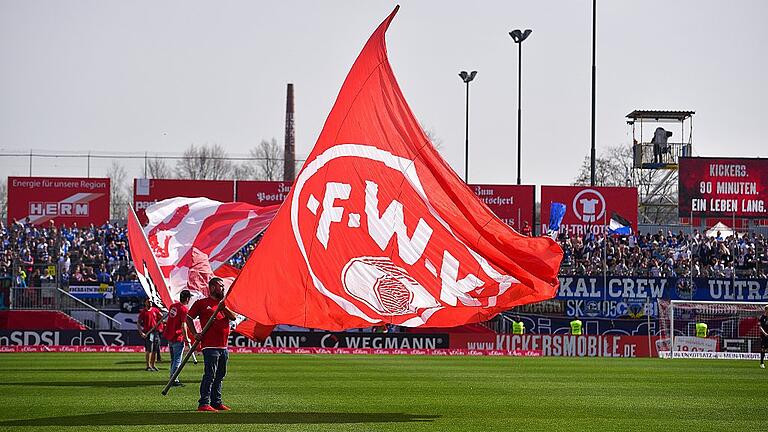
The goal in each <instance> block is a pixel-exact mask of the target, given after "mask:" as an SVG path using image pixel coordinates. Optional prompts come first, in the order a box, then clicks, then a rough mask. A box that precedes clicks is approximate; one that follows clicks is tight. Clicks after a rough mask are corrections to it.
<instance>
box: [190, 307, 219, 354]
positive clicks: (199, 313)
mask: <svg viewBox="0 0 768 432" xmlns="http://www.w3.org/2000/svg"><path fill="white" fill-rule="evenodd" d="M218 305H219V301H218V300H216V299H213V298H210V297H206V298H204V299H200V300H198V301H196V302H195V304H193V305H192V307H191V308H189V316H190V317H191V318H193V319H194V318H199V319H200V325H201V326H203V327H205V324H206V323H207V322H208V320H209V319H210V318H211V316H212V315H213V311H215V310H216V307H217V306H218ZM228 338H229V318H227V317H226V316H225V315H224V314H223V313H221V312H219V313H218V314H217V315H216V319H214V320H213V324H211V327H210V328H209V329H208V332H207V333H205V336H204V337H203V340H202V341H200V346H201V347H202V348H203V349H206V348H226V347H227V339H228Z"/></svg>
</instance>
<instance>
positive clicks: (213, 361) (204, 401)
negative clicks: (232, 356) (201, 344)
mask: <svg viewBox="0 0 768 432" xmlns="http://www.w3.org/2000/svg"><path fill="white" fill-rule="evenodd" d="M227 360H229V351H227V350H226V349H221V348H206V349H204V350H203V361H204V362H205V372H204V373H203V380H202V381H200V400H199V401H198V404H199V405H213V406H218V405H221V381H222V380H223V379H224V376H225V375H227Z"/></svg>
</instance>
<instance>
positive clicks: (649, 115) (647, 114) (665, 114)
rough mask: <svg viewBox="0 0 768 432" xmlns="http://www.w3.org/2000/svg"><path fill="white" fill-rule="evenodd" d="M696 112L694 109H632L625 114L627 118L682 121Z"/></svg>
mask: <svg viewBox="0 0 768 432" xmlns="http://www.w3.org/2000/svg"><path fill="white" fill-rule="evenodd" d="M693 114H696V111H652V110H651V111H643V110H634V111H632V112H631V113H629V114H627V118H629V119H633V120H638V119H652V120H677V121H683V120H686V119H688V118H689V117H691V115H693Z"/></svg>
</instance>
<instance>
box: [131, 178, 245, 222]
mask: <svg viewBox="0 0 768 432" xmlns="http://www.w3.org/2000/svg"><path fill="white" fill-rule="evenodd" d="M177 197H186V198H208V199H212V200H214V201H221V202H225V203H226V202H232V201H234V200H235V182H234V181H233V180H168V179H134V180H133V208H134V209H135V210H136V215H137V216H138V217H139V221H140V222H141V224H142V225H144V224H146V223H147V217H146V215H145V213H144V210H145V209H146V208H147V207H149V206H151V205H152V204H154V203H156V202H158V201H162V200H164V199H168V198H177Z"/></svg>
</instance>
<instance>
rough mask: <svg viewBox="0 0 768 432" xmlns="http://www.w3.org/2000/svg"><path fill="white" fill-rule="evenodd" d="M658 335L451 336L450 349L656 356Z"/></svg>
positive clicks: (593, 355)
mask: <svg viewBox="0 0 768 432" xmlns="http://www.w3.org/2000/svg"><path fill="white" fill-rule="evenodd" d="M658 340H659V337H658V336H651V338H650V340H649V339H648V336H623V335H582V336H573V335H568V334H557V335H550V334H525V335H512V334H487V333H465V334H452V335H451V339H450V342H451V346H450V348H451V349H467V350H478V351H491V350H508V351H518V350H521V351H528V350H531V351H534V352H541V354H542V355H544V356H554V357H657V356H658V351H657V350H656V341H658Z"/></svg>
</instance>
